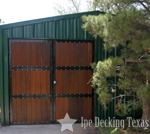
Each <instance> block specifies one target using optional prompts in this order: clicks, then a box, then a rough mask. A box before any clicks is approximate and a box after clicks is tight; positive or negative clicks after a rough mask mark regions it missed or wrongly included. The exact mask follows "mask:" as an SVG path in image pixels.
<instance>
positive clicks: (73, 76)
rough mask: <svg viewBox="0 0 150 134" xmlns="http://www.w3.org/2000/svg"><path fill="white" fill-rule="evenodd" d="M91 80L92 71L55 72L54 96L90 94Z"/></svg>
mask: <svg viewBox="0 0 150 134" xmlns="http://www.w3.org/2000/svg"><path fill="white" fill-rule="evenodd" d="M62 78H63V79H62ZM91 78H92V70H69V71H68V70H56V81H57V84H56V94H91V93H92V87H91V82H89V81H90V79H91ZM88 82H89V83H88Z"/></svg>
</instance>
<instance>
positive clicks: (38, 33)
mask: <svg viewBox="0 0 150 134" xmlns="http://www.w3.org/2000/svg"><path fill="white" fill-rule="evenodd" d="M98 14H102V12H100V11H92V12H83V13H77V14H70V15H62V16H56V17H49V18H43V19H36V20H30V21H23V22H17V23H11V24H3V25H0V107H1V124H2V125H3V126H4V125H10V114H11V109H10V105H11V103H10V82H9V76H10V75H9V42H10V40H19V39H20V40H26V39H27V40H47V41H49V40H52V41H53V40H62V41H68V40H69V41H75V42H76V41H81V42H83V41H85V42H86V41H91V42H94V49H95V50H94V53H95V57H94V61H96V62H97V61H99V60H101V61H102V60H104V59H106V58H107V57H109V56H110V55H111V56H117V55H119V51H118V50H117V49H115V50H114V51H113V52H112V53H111V54H110V53H107V52H106V51H105V50H104V48H103V40H102V39H101V38H99V37H98V38H96V39H95V38H94V37H93V36H91V35H90V34H88V33H87V32H86V31H84V30H83V29H82V28H81V26H82V23H83V22H82V20H81V17H82V16H83V15H98ZM113 80H114V82H116V81H117V78H114V79H113ZM120 93H121V92H120V91H117V92H116V93H115V95H117V94H120ZM93 104H94V106H93V108H94V110H93V111H94V113H93V115H94V116H97V117H99V118H100V119H107V118H108V117H110V118H113V117H115V118H117V116H116V112H115V107H116V101H115V100H114V101H113V102H112V103H110V105H109V106H108V110H107V111H105V110H103V108H102V106H101V105H100V104H99V102H98V100H97V95H95V101H94V103H93ZM133 116H135V111H133Z"/></svg>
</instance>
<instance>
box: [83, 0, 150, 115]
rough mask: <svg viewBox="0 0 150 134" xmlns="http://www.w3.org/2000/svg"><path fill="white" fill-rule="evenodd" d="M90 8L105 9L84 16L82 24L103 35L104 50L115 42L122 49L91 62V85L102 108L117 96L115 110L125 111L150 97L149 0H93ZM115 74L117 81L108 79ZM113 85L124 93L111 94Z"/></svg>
mask: <svg viewBox="0 0 150 134" xmlns="http://www.w3.org/2000/svg"><path fill="white" fill-rule="evenodd" d="M93 8H94V9H100V10H101V11H105V12H106V13H105V14H100V15H98V16H91V15H89V16H83V17H82V19H83V22H85V23H84V24H83V25H82V28H83V29H85V30H86V31H88V32H89V33H90V34H92V35H93V36H94V37H97V36H100V37H102V38H103V39H104V41H105V44H104V48H105V50H107V51H111V50H112V48H116V47H118V46H122V48H123V49H122V50H121V53H122V54H121V56H120V57H110V58H108V59H106V60H104V61H99V62H98V63H97V64H96V63H93V64H92V68H93V69H94V73H93V80H92V86H93V87H96V93H97V94H98V95H99V101H100V102H101V104H103V105H104V108H105V109H107V103H109V102H110V101H112V100H113V99H119V102H118V104H117V107H116V112H117V114H118V115H120V116H122V115H126V114H128V113H130V112H131V109H132V108H134V109H135V108H139V106H142V104H143V102H145V101H147V100H149V99H150V85H149V83H150V70H149V68H150V39H149V33H150V11H149V9H150V1H149V0H143V1H140V0H136V1H135V0H94V1H93ZM126 59H128V60H129V61H130V62H129V63H130V64H129V63H128V62H125V61H126ZM128 64H129V65H128ZM118 66H120V70H117V67H118ZM115 76H118V82H117V83H114V82H113V81H111V78H113V77H115ZM116 89H118V90H123V95H119V96H117V97H115V98H113V93H114V92H115V91H116ZM131 96H133V97H134V98H135V99H132V97H131ZM126 97H128V99H126ZM125 100H126V101H125Z"/></svg>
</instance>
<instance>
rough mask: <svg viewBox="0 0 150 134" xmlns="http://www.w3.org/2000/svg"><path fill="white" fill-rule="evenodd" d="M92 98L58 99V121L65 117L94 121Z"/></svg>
mask: <svg viewBox="0 0 150 134" xmlns="http://www.w3.org/2000/svg"><path fill="white" fill-rule="evenodd" d="M91 108H92V98H56V109H57V110H56V120H58V119H62V118H64V117H65V115H66V113H68V114H69V116H70V118H72V119H77V120H81V117H84V119H88V120H89V119H92V109H91Z"/></svg>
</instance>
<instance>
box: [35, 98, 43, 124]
mask: <svg viewBox="0 0 150 134" xmlns="http://www.w3.org/2000/svg"><path fill="white" fill-rule="evenodd" d="M36 100H37V107H36V108H37V109H36V111H37V122H41V121H42V112H41V111H42V103H41V102H42V101H41V98H38V99H36Z"/></svg>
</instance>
